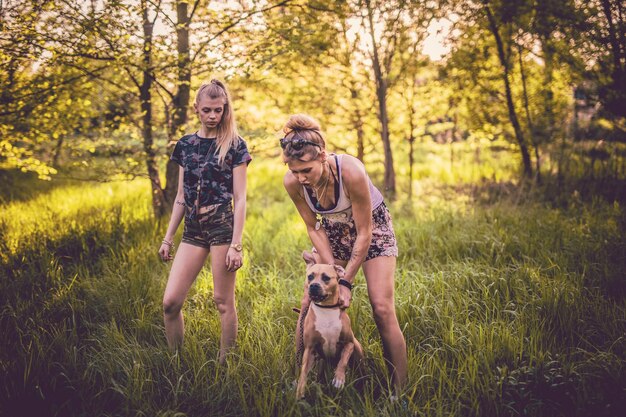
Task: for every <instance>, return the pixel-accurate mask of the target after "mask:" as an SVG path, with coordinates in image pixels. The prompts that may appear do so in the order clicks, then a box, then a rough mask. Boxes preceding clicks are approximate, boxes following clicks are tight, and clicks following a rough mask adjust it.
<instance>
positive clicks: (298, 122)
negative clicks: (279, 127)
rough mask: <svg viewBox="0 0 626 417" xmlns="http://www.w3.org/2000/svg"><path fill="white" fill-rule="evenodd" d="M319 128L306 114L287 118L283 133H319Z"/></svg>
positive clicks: (316, 122) (315, 121)
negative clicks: (306, 131) (308, 131)
mask: <svg viewBox="0 0 626 417" xmlns="http://www.w3.org/2000/svg"><path fill="white" fill-rule="evenodd" d="M320 129H321V127H320V124H319V122H318V121H317V120H315V119H314V118H312V117H311V116H309V115H306V114H294V115H291V116H290V117H289V120H287V123H285V127H284V128H283V131H284V133H289V132H294V131H295V132H299V131H303V130H316V131H318V132H319V131H320Z"/></svg>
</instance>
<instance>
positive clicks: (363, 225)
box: [342, 155, 372, 283]
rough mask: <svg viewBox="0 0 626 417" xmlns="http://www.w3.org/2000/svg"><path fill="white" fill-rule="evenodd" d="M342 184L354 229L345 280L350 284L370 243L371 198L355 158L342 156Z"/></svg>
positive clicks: (363, 171) (360, 166) (361, 168)
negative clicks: (349, 206)
mask: <svg viewBox="0 0 626 417" xmlns="http://www.w3.org/2000/svg"><path fill="white" fill-rule="evenodd" d="M343 161H344V163H343V166H342V168H343V169H342V177H343V183H344V187H345V190H346V193H347V194H348V197H349V198H350V201H351V202H352V216H353V218H354V224H355V227H356V232H357V236H356V241H355V242H354V247H353V248H352V254H351V255H350V259H349V260H348V264H347V265H346V268H345V269H346V275H345V277H344V279H345V280H347V281H349V282H350V283H352V282H353V281H354V277H355V276H356V274H357V272H358V271H359V268H360V267H361V264H363V262H364V261H365V258H366V256H367V251H368V249H369V247H370V244H371V241H372V198H371V196H370V188H369V182H368V177H367V173H366V172H365V167H364V166H363V164H362V163H361V162H360V161H359V160H358V159H356V158H354V157H350V156H348V155H345V156H344V159H343Z"/></svg>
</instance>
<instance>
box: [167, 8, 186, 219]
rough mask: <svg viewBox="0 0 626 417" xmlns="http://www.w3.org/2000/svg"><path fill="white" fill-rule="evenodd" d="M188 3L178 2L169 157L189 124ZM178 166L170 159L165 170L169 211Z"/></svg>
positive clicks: (173, 196)
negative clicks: (175, 72) (183, 129)
mask: <svg viewBox="0 0 626 417" xmlns="http://www.w3.org/2000/svg"><path fill="white" fill-rule="evenodd" d="M187 6H188V3H187V2H186V1H183V0H180V1H177V2H176V16H177V25H176V37H177V43H176V49H177V52H178V62H177V69H178V89H177V91H176V94H175V95H174V100H173V109H172V122H171V124H170V128H169V132H168V136H169V139H170V141H169V143H168V147H167V151H168V155H169V154H171V153H172V150H173V149H174V145H175V144H176V141H177V140H178V138H179V137H180V135H182V134H183V133H184V132H182V128H183V127H184V126H185V125H186V124H187V110H188V109H189V104H190V103H189V100H190V97H191V94H190V93H191V57H190V53H189V23H190V19H189V14H188V13H189V12H188V10H187V9H188V8H187ZM178 172H179V169H178V164H176V163H175V162H172V161H170V160H169V159H168V161H167V166H166V168H165V201H166V203H167V210H168V211H169V210H171V209H172V206H173V204H174V199H175V198H176V192H177V191H178Z"/></svg>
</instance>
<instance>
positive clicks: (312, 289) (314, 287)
mask: <svg viewBox="0 0 626 417" xmlns="http://www.w3.org/2000/svg"><path fill="white" fill-rule="evenodd" d="M321 292H322V286H321V285H320V284H318V283H317V282H315V283H313V284H311V285H310V286H309V294H313V295H316V294H320V293H321Z"/></svg>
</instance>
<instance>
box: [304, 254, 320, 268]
mask: <svg viewBox="0 0 626 417" xmlns="http://www.w3.org/2000/svg"><path fill="white" fill-rule="evenodd" d="M302 259H304V262H306V265H307V266H311V265H315V264H316V263H317V262H315V255H313V254H312V253H311V252H309V251H307V250H305V251H304V252H302Z"/></svg>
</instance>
